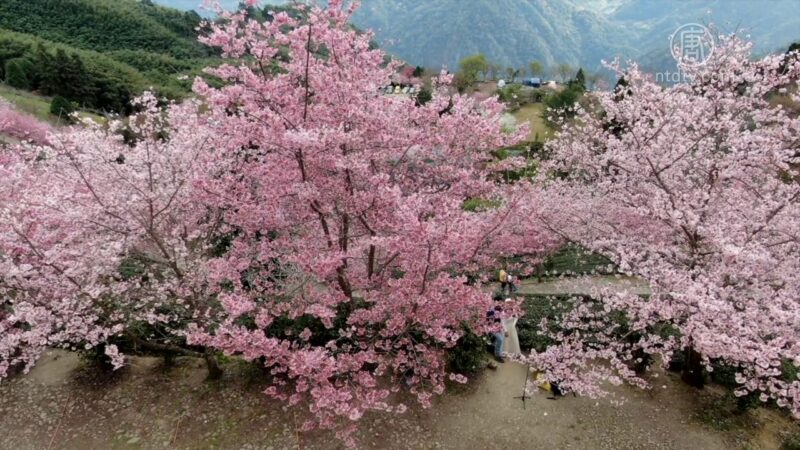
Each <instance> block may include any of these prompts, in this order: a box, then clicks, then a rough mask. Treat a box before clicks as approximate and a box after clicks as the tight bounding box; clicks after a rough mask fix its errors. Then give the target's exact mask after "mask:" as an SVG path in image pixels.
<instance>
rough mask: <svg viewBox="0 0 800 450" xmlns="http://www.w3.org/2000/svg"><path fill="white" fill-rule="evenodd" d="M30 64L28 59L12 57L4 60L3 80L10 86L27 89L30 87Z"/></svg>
mask: <svg viewBox="0 0 800 450" xmlns="http://www.w3.org/2000/svg"><path fill="white" fill-rule="evenodd" d="M30 66H31V63H30V61H28V60H25V59H22V58H14V59H9V60H8V61H6V66H5V77H6V78H5V81H6V84H8V85H9V86H11V87H15V88H17V89H25V90H28V89H30V88H31V79H30Z"/></svg>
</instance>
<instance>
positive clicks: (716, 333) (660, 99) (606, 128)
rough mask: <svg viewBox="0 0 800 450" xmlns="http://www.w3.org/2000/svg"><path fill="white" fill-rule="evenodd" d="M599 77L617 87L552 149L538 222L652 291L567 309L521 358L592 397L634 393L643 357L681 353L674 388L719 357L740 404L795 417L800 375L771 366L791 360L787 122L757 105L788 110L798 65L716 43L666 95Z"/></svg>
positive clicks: (793, 263) (795, 242) (797, 226)
mask: <svg viewBox="0 0 800 450" xmlns="http://www.w3.org/2000/svg"><path fill="white" fill-rule="evenodd" d="M611 68H612V69H614V70H615V71H616V72H617V74H618V75H619V76H620V77H624V80H625V81H626V82H625V83H620V84H619V85H618V88H617V90H616V91H615V92H608V93H602V94H598V95H596V96H594V99H595V102H594V103H593V106H592V110H582V111H580V114H579V115H578V117H577V119H576V120H575V122H574V123H573V124H572V125H570V126H567V127H566V128H565V130H564V132H563V133H561V134H560V135H559V136H558V138H557V139H555V140H554V141H553V142H552V143H550V145H549V150H550V151H551V152H552V159H551V160H550V161H549V163H548V164H547V165H546V167H545V170H547V171H549V177H548V179H546V180H543V184H544V194H543V196H542V198H541V202H542V204H541V207H542V210H541V213H540V214H538V215H537V216H536V217H537V218H538V220H539V221H540V223H542V224H543V225H545V226H547V227H548V228H549V229H551V230H553V231H554V232H557V233H559V234H561V235H562V236H564V237H565V238H566V239H569V240H571V241H574V242H578V243H580V244H582V245H584V246H586V247H587V248H590V249H592V250H594V251H597V252H600V253H602V254H605V255H607V256H609V257H611V258H612V259H613V260H614V261H615V262H616V263H617V264H618V265H619V267H620V269H621V270H622V271H623V272H625V273H626V274H630V275H636V276H639V277H642V278H644V279H645V280H647V281H648V282H649V284H650V287H651V289H652V295H650V296H649V298H646V299H643V298H640V297H639V296H636V295H632V294H627V293H624V292H623V293H610V292H602V291H600V290H598V292H597V293H596V295H595V296H594V297H595V299H594V300H592V301H582V300H576V301H575V302H574V304H572V307H571V309H570V310H569V311H568V312H567V313H565V314H564V316H563V317H562V318H561V321H560V323H559V324H558V326H556V327H550V328H549V329H550V330H551V331H552V334H553V337H554V338H555V341H556V345H554V346H553V347H551V348H549V349H547V350H546V351H545V352H542V353H539V354H536V353H534V354H532V355H531V356H530V358H529V360H530V362H531V363H532V364H533V365H534V366H537V367H539V368H542V369H545V370H546V371H547V372H548V375H549V376H550V377H551V378H552V379H556V380H560V381H561V384H562V387H564V388H565V389H568V390H573V391H577V392H579V393H584V394H589V395H595V396H597V395H603V394H605V393H606V391H605V390H604V389H603V387H602V384H603V383H604V382H607V381H611V382H615V383H618V382H622V381H623V380H628V381H631V382H633V383H635V384H638V385H641V386H645V385H646V382H645V380H644V379H643V378H641V377H640V376H639V375H638V374H637V373H636V371H635V370H633V369H634V366H635V365H636V363H637V362H641V361H642V359H643V358H647V357H648V356H649V355H659V356H660V357H661V361H662V362H663V363H667V362H668V361H669V360H670V357H671V356H672V354H673V353H674V352H685V354H686V357H687V361H688V363H689V369H690V370H691V371H693V372H692V373H687V374H686V375H687V377H686V378H687V380H690V381H695V382H696V381H697V379H696V376H697V375H698V374H699V371H698V370H697V369H698V366H700V365H702V366H705V368H706V369H707V370H712V367H711V362H712V361H718V362H722V363H724V364H727V365H730V366H734V367H736V370H737V372H738V373H737V375H736V379H737V381H738V382H739V383H740V385H741V386H740V388H739V389H738V390H737V391H736V394H737V395H745V394H748V393H754V394H755V395H759V396H760V398H761V400H762V401H768V400H770V399H772V400H775V401H776V402H777V403H778V404H779V405H781V406H786V407H788V408H789V409H791V410H792V411H793V412H794V413H795V414H800V380H797V379H792V378H787V377H786V376H785V374H784V373H783V372H782V370H781V368H782V367H784V366H785V365H787V364H793V365H795V366H800V340H798V336H800V333H799V332H800V277H798V276H797V273H798V270H800V234H798V230H800V222H799V221H798V217H800V184H799V183H798V172H797V167H798V163H800V160H798V155H799V154H800V153H798V149H800V139H798V137H799V136H800V120H798V118H797V117H796V116H795V115H792V114H791V113H790V112H787V111H785V110H784V109H783V108H781V107H779V106H773V105H774V103H771V102H770V100H771V99H772V98H773V97H775V96H782V97H789V98H791V99H792V100H793V101H794V102H797V101H800V97H798V95H797V90H796V86H797V84H796V83H797V79H798V75H800V64H799V63H798V61H797V58H796V55H793V56H791V55H790V57H789V58H785V57H784V56H783V55H780V56H768V57H766V58H764V59H760V60H752V59H751V58H750V45H748V44H744V43H742V42H740V41H738V40H737V39H735V38H724V39H722V42H721V45H720V46H718V48H717V50H716V51H715V53H714V55H713V57H712V58H711V59H710V60H709V61H708V62H707V63H706V64H705V65H701V66H697V65H694V66H692V65H686V66H685V67H683V70H684V71H685V73H686V76H687V81H686V82H685V83H681V84H678V85H675V86H672V87H666V88H665V87H662V86H660V85H658V84H656V83H655V82H654V81H653V79H652V77H651V76H650V75H647V74H645V73H643V72H642V71H641V70H640V69H639V68H638V67H637V66H636V65H633V66H631V67H628V68H627V69H623V68H621V67H620V65H619V64H613V65H611ZM587 108H589V107H587ZM564 205H568V206H567V207H564ZM549 325H553V324H549Z"/></svg>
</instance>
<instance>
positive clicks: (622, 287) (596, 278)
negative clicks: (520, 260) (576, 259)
mask: <svg viewBox="0 0 800 450" xmlns="http://www.w3.org/2000/svg"><path fill="white" fill-rule="evenodd" d="M490 286H491V290H493V291H496V290H498V289H499V288H500V285H499V284H497V283H494V284H491V285H490ZM517 288H518V291H517V293H518V294H523V295H524V294H528V295H566V294H576V295H591V294H593V293H595V292H597V291H598V290H609V291H611V292H631V293H634V294H637V295H643V296H647V295H650V286H648V285H647V282H645V281H644V280H642V279H641V278H636V277H629V276H624V275H591V276H582V277H564V278H554V279H553V278H551V279H544V280H542V281H541V282H538V281H536V279H535V278H526V279H524V280H522V281H520V282H519V284H517Z"/></svg>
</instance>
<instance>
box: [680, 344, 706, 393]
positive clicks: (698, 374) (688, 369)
mask: <svg viewBox="0 0 800 450" xmlns="http://www.w3.org/2000/svg"><path fill="white" fill-rule="evenodd" d="M684 352H685V353H684V354H685V358H686V363H685V365H684V366H683V373H682V374H681V379H682V380H683V381H684V382H685V383H686V384H688V385H689V386H693V387H696V388H702V387H703V386H704V385H705V369H704V368H703V357H702V355H700V353H697V352H696V351H695V350H694V348H693V347H691V346H690V347H687V348H686V350H684Z"/></svg>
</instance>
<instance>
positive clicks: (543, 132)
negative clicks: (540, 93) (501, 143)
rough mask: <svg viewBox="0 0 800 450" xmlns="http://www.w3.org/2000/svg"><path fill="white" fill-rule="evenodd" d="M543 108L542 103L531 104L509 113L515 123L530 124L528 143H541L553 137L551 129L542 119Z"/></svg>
mask: <svg viewBox="0 0 800 450" xmlns="http://www.w3.org/2000/svg"><path fill="white" fill-rule="evenodd" d="M544 108H545V106H544V104H542V103H531V104H528V105H525V106H523V107H521V108H520V109H518V110H516V111H514V112H513V113H511V115H513V116H514V118H515V119H517V122H519V123H522V122H528V123H529V124H530V133H529V134H528V141H531V142H533V141H539V142H543V141H546V140H547V139H550V138H551V137H552V136H553V129H552V128H550V127H549V126H548V125H547V124H546V123H545V121H544V119H542V113H543V112H544Z"/></svg>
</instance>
